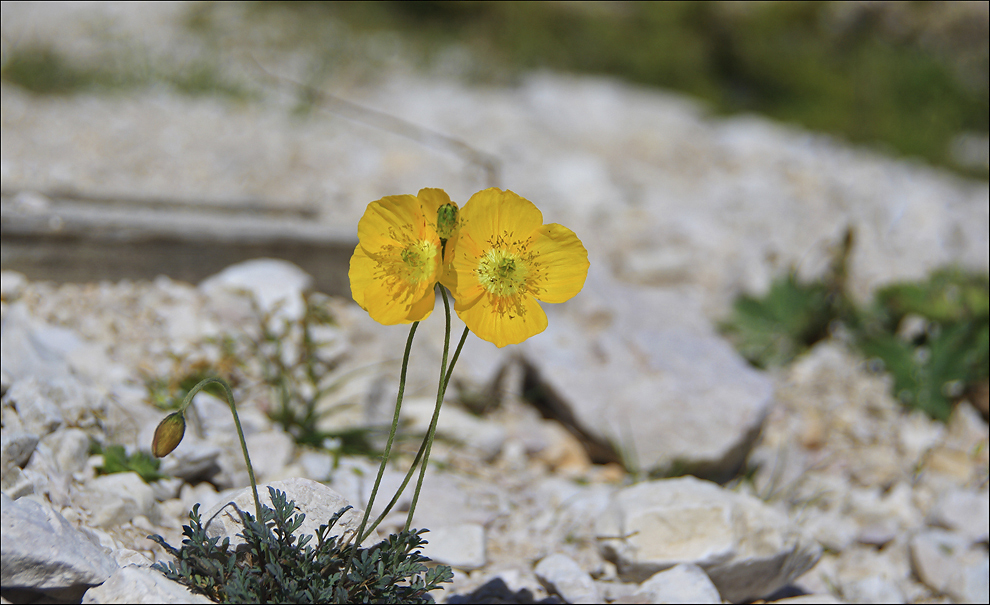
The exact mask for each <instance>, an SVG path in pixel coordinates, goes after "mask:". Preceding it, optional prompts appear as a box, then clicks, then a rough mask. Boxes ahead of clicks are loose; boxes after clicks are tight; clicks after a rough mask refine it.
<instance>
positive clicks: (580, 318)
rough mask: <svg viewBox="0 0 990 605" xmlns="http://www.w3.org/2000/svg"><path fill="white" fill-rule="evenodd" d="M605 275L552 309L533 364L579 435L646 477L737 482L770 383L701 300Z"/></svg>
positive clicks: (532, 349) (529, 346)
mask: <svg viewBox="0 0 990 605" xmlns="http://www.w3.org/2000/svg"><path fill="white" fill-rule="evenodd" d="M606 272H607V270H606V269H605V268H596V266H595V265H592V269H591V271H590V273H589V277H588V281H587V283H586V285H585V288H584V290H583V291H582V292H581V294H580V295H579V296H578V297H575V298H574V299H573V300H572V301H569V302H568V303H567V304H566V305H559V306H557V305H545V307H546V310H547V313H548V316H549V318H550V319H549V322H550V323H549V327H548V328H547V330H546V332H544V333H543V334H540V335H537V336H535V337H533V338H531V339H529V340H528V341H526V343H524V345H523V351H524V354H525V357H526V358H527V359H528V360H529V361H530V363H531V365H532V366H533V367H534V368H535V369H536V371H537V373H538V378H539V380H540V382H542V383H543V385H544V386H545V387H546V388H548V389H549V390H550V391H551V392H552V393H553V394H554V395H555V396H556V398H559V399H560V400H561V401H562V402H563V404H564V405H565V406H566V407H567V408H568V409H569V410H570V411H571V412H573V417H574V424H575V425H576V426H577V428H578V429H579V430H581V431H583V432H585V433H587V434H589V435H592V436H593V437H594V438H597V440H599V441H600V442H606V441H611V442H612V443H613V444H615V445H618V446H620V447H622V448H623V449H624V450H625V451H626V452H627V453H628V454H629V455H632V456H633V457H634V458H633V460H632V462H633V463H634V464H635V465H636V466H637V467H638V468H640V469H642V470H644V471H665V470H669V469H670V468H671V467H675V466H677V467H679V468H681V469H688V470H690V471H691V472H692V473H693V474H696V475H700V476H705V477H707V478H712V479H715V480H724V479H727V478H729V477H730V476H731V475H732V474H733V473H734V472H735V471H736V470H737V469H738V468H739V467H740V466H741V465H742V463H743V461H744V459H745V457H746V454H747V453H748V452H749V449H750V448H751V446H752V444H753V442H754V440H755V438H756V436H757V434H758V433H759V430H760V427H761V425H762V423H763V420H764V418H765V417H766V414H767V412H768V410H769V407H770V404H771V401H772V395H773V386H772V383H771V381H770V379H769V378H768V377H766V376H765V375H764V374H761V373H760V372H758V371H756V370H753V369H752V368H751V367H749V366H748V365H747V364H746V362H745V361H743V359H742V358H741V357H740V356H739V355H738V354H737V353H736V352H735V351H734V350H733V349H732V347H731V346H730V345H729V344H728V343H727V342H726V341H724V340H722V339H721V338H719V337H717V336H716V335H715V334H714V333H713V332H712V331H711V327H710V325H709V324H708V322H707V320H705V319H704V317H703V316H702V315H701V312H700V311H699V310H698V306H699V305H698V301H696V300H692V299H690V298H689V297H686V296H684V295H682V294H676V293H671V292H669V291H663V290H658V289H650V288H643V287H633V286H628V285H624V284H622V283H620V282H617V281H616V280H614V279H612V278H611V277H609V276H608V275H607V274H606ZM565 423H566V420H565ZM592 457H593V459H594V458H595V456H592Z"/></svg>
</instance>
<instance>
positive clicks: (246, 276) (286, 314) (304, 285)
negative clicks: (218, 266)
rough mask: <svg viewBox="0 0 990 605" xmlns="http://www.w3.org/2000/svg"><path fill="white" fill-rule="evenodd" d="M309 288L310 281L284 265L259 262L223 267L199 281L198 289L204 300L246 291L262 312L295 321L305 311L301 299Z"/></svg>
mask: <svg viewBox="0 0 990 605" xmlns="http://www.w3.org/2000/svg"><path fill="white" fill-rule="evenodd" d="M312 284H313V278H312V277H310V276H309V275H308V274H307V273H306V272H305V271H303V270H302V269H300V268H299V267H297V266H296V265H294V264H292V263H290V262H288V261H284V260H278V259H273V258H259V259H255V260H249V261H244V262H242V263H237V264H236V265H231V266H230V267H227V268H226V269H224V270H223V271H221V272H220V273H217V274H216V275H214V276H212V277H208V278H206V279H205V280H203V281H202V283H200V284H199V289H200V291H201V292H203V293H204V294H206V295H207V296H213V295H216V294H217V293H219V292H235V293H236V292H241V291H246V292H249V293H250V294H252V295H253V296H254V299H255V301H257V303H258V306H259V307H260V308H261V311H262V312H264V313H276V315H278V316H279V317H283V318H286V319H289V320H296V319H299V318H300V317H302V316H303V314H304V313H305V311H306V306H305V305H306V304H305V301H304V300H303V297H302V295H303V292H305V291H306V290H308V289H310V287H312Z"/></svg>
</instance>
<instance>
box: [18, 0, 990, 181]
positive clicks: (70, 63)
mask: <svg viewBox="0 0 990 605" xmlns="http://www.w3.org/2000/svg"><path fill="white" fill-rule="evenodd" d="M244 6H245V7H246V10H241V8H240V7H237V6H234V7H231V6H229V5H224V4H223V3H200V4H194V5H191V6H190V8H189V9H188V14H187V15H186V18H185V27H186V31H187V32H188V33H189V34H190V35H191V36H193V38H194V39H195V40H196V41H197V43H198V44H197V47H198V48H199V50H194V51H193V56H192V58H189V59H183V60H181V61H177V60H175V59H174V58H167V57H161V58H157V57H156V58H151V57H149V56H148V52H147V51H145V50H143V49H141V48H132V46H135V44H131V45H130V46H128V45H127V44H124V43H121V42H116V43H113V42H111V43H110V44H109V45H108V46H107V48H106V50H105V51H103V52H101V53H99V56H96V57H91V58H89V59H88V60H83V59H82V58H80V57H76V56H68V55H66V54H64V53H63V52H61V51H58V50H56V49H55V48H53V47H51V46H44V45H41V46H39V45H37V44H35V45H32V44H30V43H24V44H20V45H18V44H15V45H12V46H11V47H9V49H6V50H5V56H4V64H3V66H2V72H0V75H2V77H3V79H4V80H6V81H8V82H12V83H15V84H17V85H19V86H22V87H23V88H25V89H27V90H31V91H33V92H36V93H39V94H73V93H78V92H88V91H122V90H127V89H133V88H135V87H146V86H150V85H153V84H155V83H161V84H164V85H166V86H169V87H172V88H174V89H176V90H178V91H181V92H183V93H186V94H191V95H201V94H207V95H220V96H225V97H229V98H236V99H243V98H247V97H250V96H251V94H252V93H251V91H250V87H248V86H247V85H246V84H245V82H243V81H241V80H239V79H237V78H235V77H234V76H233V75H232V74H233V73H234V72H233V70H231V69H228V68H227V67H222V66H229V65H235V64H236V65H237V66H238V67H239V68H244V69H245V70H246V73H252V72H253V73H256V75H258V76H259V77H260V76H261V74H260V73H259V72H258V71H257V65H255V64H254V63H253V62H252V61H251V60H248V61H247V62H245V57H255V56H259V57H260V56H265V55H266V54H268V53H270V52H273V51H274V52H275V53H287V54H292V55H293V56H294V57H297V58H298V59H300V60H301V63H300V64H301V65H303V72H304V74H305V75H304V76H303V79H304V80H305V84H308V85H312V86H315V87H320V86H322V85H325V84H326V83H327V81H328V80H330V81H333V80H332V79H331V78H332V77H337V78H340V79H341V80H342V81H352V80H355V79H356V80H360V79H368V78H371V77H375V74H378V73H382V72H386V73H387V71H388V70H387V69H385V68H387V66H388V65H389V64H395V63H396V62H398V63H403V62H404V63H405V64H407V65H408V64H410V63H411V64H413V65H417V66H419V67H422V68H425V69H439V70H441V71H444V70H445V71H447V72H449V73H448V75H453V76H456V77H460V78H465V79H468V80H473V81H480V82H497V83H506V82H512V81H513V80H514V79H515V78H516V77H517V76H518V74H521V73H523V72H524V71H527V70H532V69H553V70H558V71H567V72H574V73H589V74H601V75H607V76H614V77H617V78H620V79H623V80H626V81H629V82H634V83H639V84H643V85H646V86H659V87H663V88H668V89H673V90H677V91H682V92H684V93H687V94H690V95H693V96H695V97H698V98H701V99H703V100H705V101H706V102H707V103H708V104H709V105H710V107H711V108H712V109H713V110H714V111H716V112H719V113H726V114H732V113H738V112H758V113H762V114H765V115H767V116H770V117H771V118H774V119H778V120H783V121H786V122H792V123H795V124H798V125H801V126H803V127H805V128H808V129H811V130H815V131H822V132H827V133H832V134H835V135H838V136H840V137H843V138H846V139H849V140H850V141H853V142H861V143H866V144H870V145H875V146H879V147H881V148H884V149H888V150H892V151H894V152H895V153H899V154H901V155H904V156H917V157H921V158H924V159H926V160H928V161H930V162H933V163H934V164H936V165H940V166H946V167H949V168H952V169H954V170H957V171H959V172H962V173H963V174H967V175H969V176H975V177H980V178H984V179H985V178H987V177H988V175H990V168H988V165H987V164H986V160H985V159H983V158H984V157H985V156H982V155H981V152H980V151H979V149H978V148H979V147H980V144H981V143H982V139H980V138H979V137H981V136H986V135H987V133H988V132H990V86H988V75H987V74H988V73H990V35H988V24H987V21H986V12H985V10H983V12H980V11H981V10H982V9H981V7H980V3H973V4H968V3H937V2H910V3H909V2H898V3H830V2H780V3H777V2H747V3H730V2H658V3H652V2H650V3H647V2H585V3H581V2H435V1H426V2H413V1H403V2H374V3H365V2H358V3H346V2H308V3H281V2H267V3H258V4H248V5H244ZM245 16H246V18H245ZM137 44H138V45H139V44H140V43H139V42H138V43H137ZM188 50H189V49H188V48H187V49H184V55H183V56H185V54H186V53H187V52H188ZM300 103H301V105H300V107H301V108H303V109H304V108H305V107H306V106H307V101H306V100H305V99H301V100H300ZM972 135H976V137H977V138H976V139H973V138H972ZM961 136H962V138H960V137H961ZM967 136H969V138H967ZM967 140H968V141H970V143H965V141H967ZM973 143H975V144H976V145H972V144H973ZM970 146H973V147H976V148H977V149H976V150H975V151H970V152H968V155H969V156H970V157H968V158H965V157H961V156H960V155H959V152H958V149H961V148H965V147H970ZM974 153H975V154H976V156H979V157H975V156H973V154H974Z"/></svg>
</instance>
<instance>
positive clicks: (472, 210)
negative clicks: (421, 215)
mask: <svg viewBox="0 0 990 605" xmlns="http://www.w3.org/2000/svg"><path fill="white" fill-rule="evenodd" d="M460 216H461V237H464V236H465V235H470V236H471V237H472V238H473V239H474V241H475V242H476V243H477V244H478V245H479V246H482V247H485V248H491V247H506V248H510V249H513V250H518V249H519V248H520V247H522V246H523V245H525V243H526V242H527V240H529V239H530V237H531V236H532V235H533V232H534V231H536V230H537V229H539V228H540V226H542V225H543V213H542V212H540V209H539V208H537V207H536V205H535V204H534V203H533V202H531V201H529V200H527V199H526V198H524V197H521V196H519V195H517V194H515V193H513V192H512V191H502V190H501V189H498V188H495V187H492V188H491V189H485V190H484V191H479V192H478V193H475V194H474V195H472V196H471V199H469V200H468V201H467V203H466V204H464V208H462V209H461V211H460Z"/></svg>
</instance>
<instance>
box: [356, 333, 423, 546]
mask: <svg viewBox="0 0 990 605" xmlns="http://www.w3.org/2000/svg"><path fill="white" fill-rule="evenodd" d="M418 326H419V322H418V321H416V322H413V325H412V327H410V328H409V337H408V338H406V350H405V352H404V353H403V354H402V370H401V371H400V372H399V394H398V395H397V396H396V398H395V413H394V414H392V428H391V429H390V430H389V433H388V441H387V442H386V443H385V450H384V451H383V452H382V463H381V465H380V466H379V467H378V476H377V477H376V478H375V486H374V487H373V488H372V489H371V497H370V498H369V499H368V506H366V507H365V508H364V517H363V518H362V519H361V526H360V527H359V528H358V531H357V534H356V535H357V543H356V544H355V546H358V545H360V544H361V540H362V539H363V538H364V537H365V536H364V528H365V527H366V526H367V524H368V517H369V516H370V515H371V507H372V505H374V503H375V497H376V496H377V495H378V488H379V487H380V486H381V484H382V476H383V475H384V474H385V466H386V465H387V464H388V458H389V455H391V453H392V442H393V441H394V440H395V430H396V428H397V427H398V426H399V409H400V408H401V407H402V396H403V394H404V393H405V390H406V371H407V370H408V369H409V352H410V351H411V350H412V343H413V337H414V336H415V335H416V328H417V327H418ZM403 487H405V486H404V485H403ZM400 491H401V489H400ZM376 526H377V524H376ZM372 529H374V528H372ZM368 533H371V531H369V532H368Z"/></svg>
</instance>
